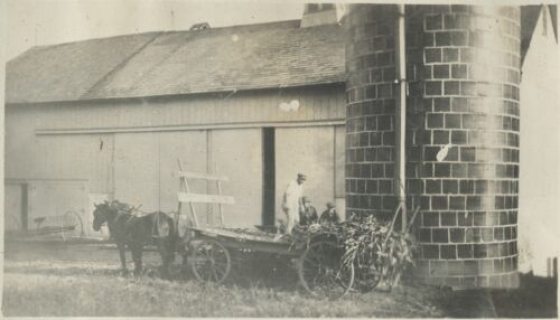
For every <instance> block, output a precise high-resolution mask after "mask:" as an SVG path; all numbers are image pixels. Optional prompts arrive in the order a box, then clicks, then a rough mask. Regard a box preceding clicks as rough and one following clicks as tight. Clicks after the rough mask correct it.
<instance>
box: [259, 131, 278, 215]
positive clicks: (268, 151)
mask: <svg viewBox="0 0 560 320" xmlns="http://www.w3.org/2000/svg"><path fill="white" fill-rule="evenodd" d="M262 137H263V140H262V141H263V146H262V150H263V202H262V203H263V205H262V206H263V207H262V223H263V225H265V226H273V225H274V218H275V217H274V208H275V203H274V202H275V193H276V190H275V184H276V182H275V179H276V176H275V171H276V168H275V162H274V158H275V156H274V148H275V147H274V128H263V135H262Z"/></svg>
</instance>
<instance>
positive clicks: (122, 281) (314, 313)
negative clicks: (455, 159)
mask: <svg viewBox="0 0 560 320" xmlns="http://www.w3.org/2000/svg"><path fill="white" fill-rule="evenodd" d="M5 258H6V259H5V267H4V272H5V273H4V294H3V300H4V301H3V313H4V315H6V316H175V317H184V316H188V317H372V316H376V317H427V316H430V317H433V316H442V315H443V313H442V312H441V311H440V310H438V309H437V308H436V307H435V306H432V305H430V304H426V301H425V300H424V298H423V296H424V295H423V292H422V290H424V289H421V288H416V289H414V292H411V291H410V290H407V291H399V292H394V293H391V294H389V293H384V292H372V293H369V294H357V293H354V294H350V295H348V296H347V297H345V298H343V299H342V300H339V301H336V302H332V301H328V300H321V299H315V298H312V297H310V296H308V295H306V294H305V293H304V292H302V290H301V289H300V288H299V287H298V284H297V278H296V276H295V275H294V272H293V271H292V270H285V271H284V273H281V274H278V275H276V278H277V279H271V278H270V277H267V278H264V277H261V276H259V275H258V274H255V273H254V272H248V273H250V274H252V275H251V276H249V275H245V276H243V272H242V273H241V275H238V276H237V277H234V281H232V282H230V283H227V284H225V285H205V284H201V283H199V282H197V281H196V280H194V279H193V277H192V276H191V275H190V274H189V273H188V272H186V273H183V274H179V275H176V276H175V279H174V280H173V281H167V280H162V279H159V278H158V277H151V276H149V275H144V276H142V277H140V278H138V279H136V278H134V277H121V276H120V275H119V271H118V266H119V260H118V256H117V253H116V251H115V250H111V249H107V248H100V247H99V246H94V245H60V244H59V245H38V244H33V245H30V244H18V245H14V244H11V245H10V244H8V245H7V247H6V255H5ZM179 260H180V259H179ZM145 264H146V265H147V267H148V269H150V268H152V269H153V268H155V267H156V266H157V265H158V264H159V260H158V257H157V255H156V254H155V253H154V252H148V253H147V256H146V257H145ZM131 267H132V266H131ZM177 268H178V266H177ZM246 273H247V272H246ZM273 278H274V277H273Z"/></svg>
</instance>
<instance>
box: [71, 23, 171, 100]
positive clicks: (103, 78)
mask: <svg viewBox="0 0 560 320" xmlns="http://www.w3.org/2000/svg"><path fill="white" fill-rule="evenodd" d="M159 36H160V34H155V35H154V36H153V38H152V39H150V40H149V41H146V43H144V44H143V45H141V46H140V47H139V48H138V49H137V50H135V51H134V52H132V53H131V54H130V55H129V56H128V57H126V58H124V59H123V61H121V62H120V63H119V64H117V65H116V66H115V67H114V68H113V69H111V70H110V71H109V72H107V73H106V74H105V75H104V76H102V77H101V78H99V80H97V81H96V82H95V83H94V84H93V85H92V86H91V87H90V88H89V89H87V91H86V92H84V93H83V94H82V95H80V98H85V97H87V96H89V94H90V93H92V92H94V91H95V89H96V88H97V87H98V86H99V85H101V84H102V83H103V82H104V81H105V80H106V79H107V78H109V77H110V76H111V75H112V74H115V73H117V72H118V71H119V70H121V69H122V68H123V67H124V66H125V65H126V64H127V63H128V61H130V59H132V58H133V57H134V56H136V55H137V54H138V53H140V52H141V51H142V50H144V48H146V47H147V46H149V45H150V44H151V43H152V42H154V40H156V39H157V38H158V37H159Z"/></svg>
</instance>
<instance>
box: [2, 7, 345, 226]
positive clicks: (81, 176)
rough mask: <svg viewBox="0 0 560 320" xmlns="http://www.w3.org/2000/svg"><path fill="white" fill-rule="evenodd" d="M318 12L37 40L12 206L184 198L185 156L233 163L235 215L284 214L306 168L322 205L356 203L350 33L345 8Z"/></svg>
mask: <svg viewBox="0 0 560 320" xmlns="http://www.w3.org/2000/svg"><path fill="white" fill-rule="evenodd" d="M317 14H321V13H315V15H314V13H313V12H311V13H309V14H308V15H307V17H304V24H303V25H302V26H300V24H301V23H300V20H295V21H283V22H277V23H276V22H275V23H266V24H257V25H248V26H236V27H228V28H211V27H208V26H202V27H201V26H196V27H195V28H193V29H191V30H188V31H178V32H155V33H148V34H140V35H130V36H119V37H113V38H107V39H93V40H88V41H81V42H75V43H67V44H60V45H55V46H46V47H36V48H32V49H31V50H29V51H27V52H26V53H24V54H23V55H21V56H19V57H17V58H16V59H14V60H13V61H10V62H9V64H8V78H7V90H6V92H7V98H6V100H7V114H8V118H9V120H8V121H7V125H6V132H7V136H8V139H7V143H6V154H7V155H9V156H8V157H7V162H6V173H7V174H6V176H7V180H6V183H7V186H6V189H7V198H8V201H7V206H8V207H7V208H6V210H7V212H8V215H12V217H13V216H14V215H15V216H16V217H14V218H13V219H11V218H9V219H8V220H10V221H17V220H18V218H22V219H21V220H22V221H23V222H22V223H23V224H24V225H26V226H27V227H33V223H32V222H31V221H32V220H33V219H34V218H36V217H39V216H49V215H61V214H64V212H65V211H66V210H69V209H73V210H77V211H79V212H81V213H82V214H83V217H84V220H85V221H86V223H85V224H86V225H88V223H87V222H88V220H89V219H90V215H91V208H92V203H93V202H95V201H99V200H101V199H119V200H120V201H124V202H127V203H130V204H132V205H134V206H138V205H142V208H141V209H142V210H144V211H153V210H162V211H166V212H168V211H176V210H177V198H176V193H177V191H178V185H179V180H178V177H177V175H176V172H177V171H178V165H177V159H181V160H182V162H183V167H184V169H185V170H189V171H195V172H216V173H220V174H223V175H225V176H227V177H229V179H230V182H228V183H226V184H224V186H223V188H224V189H223V193H224V194H227V195H232V196H234V197H235V199H236V205H235V206H231V207H228V208H227V212H226V216H225V222H226V223H227V224H228V225H231V226H239V227H241V226H251V225H255V224H263V223H264V224H272V223H273V222H274V217H275V214H278V212H279V210H280V207H279V206H280V197H281V196H282V192H283V190H284V188H285V187H286V185H287V184H288V182H289V181H290V180H293V179H294V178H295V176H296V174H297V173H298V172H303V173H305V174H307V176H308V181H307V183H306V194H307V195H308V196H309V197H310V198H311V199H312V201H313V203H314V204H315V205H316V206H317V207H318V209H320V208H322V207H323V206H324V205H325V203H326V202H328V201H335V200H336V201H337V203H338V206H339V209H340V210H343V208H344V169H343V168H344V157H345V156H344V145H345V144H344V138H345V135H344V132H345V130H344V118H345V98H344V97H345V96H344V46H342V45H341V44H343V43H344V40H343V38H342V37H343V33H342V28H341V27H340V26H339V25H338V24H336V22H337V21H336V16H335V15H333V16H326V17H319V19H317V16H316V15H317ZM323 15H324V14H323ZM307 20H309V21H307ZM305 23H307V25H305ZM333 23H334V24H333ZM317 24H320V25H317ZM211 187H212V186H206V185H194V186H193V189H196V190H198V191H199V192H200V191H204V192H206V189H207V188H211ZM208 191H210V192H212V190H208ZM20 212H23V214H22V215H20ZM14 223H15V224H16V225H17V222H14ZM86 229H89V228H86ZM86 231H87V232H89V230H86Z"/></svg>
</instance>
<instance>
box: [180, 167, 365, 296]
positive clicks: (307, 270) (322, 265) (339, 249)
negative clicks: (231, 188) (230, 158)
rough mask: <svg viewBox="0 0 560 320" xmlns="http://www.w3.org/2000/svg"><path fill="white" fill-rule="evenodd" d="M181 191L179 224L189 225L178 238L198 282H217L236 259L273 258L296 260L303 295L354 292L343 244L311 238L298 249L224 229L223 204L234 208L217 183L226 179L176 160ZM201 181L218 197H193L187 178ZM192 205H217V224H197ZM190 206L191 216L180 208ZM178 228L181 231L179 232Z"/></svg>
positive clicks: (255, 233) (263, 235)
mask: <svg viewBox="0 0 560 320" xmlns="http://www.w3.org/2000/svg"><path fill="white" fill-rule="evenodd" d="M178 176H179V179H180V191H179V192H178V200H179V208H178V219H177V221H178V225H180V224H181V223H187V224H188V226H187V227H184V228H183V229H184V230H186V232H184V234H183V235H182V236H183V238H184V243H185V246H186V247H187V251H188V252H189V253H190V254H189V259H188V260H189V261H190V265H191V268H192V271H193V273H194V275H195V276H196V278H197V279H198V280H200V281H204V282H215V283H221V282H223V281H225V280H226V279H227V278H228V276H229V275H230V273H231V271H232V261H233V260H234V258H236V257H239V256H243V255H244V254H247V253H248V252H249V253H251V254H256V255H258V254H263V255H270V254H273V255H275V256H277V257H280V258H281V259H284V261H294V262H295V267H296V270H297V273H298V277H299V281H300V283H301V285H302V286H303V288H305V290H306V291H307V292H309V293H310V294H312V295H316V296H327V297H330V298H338V297H341V296H343V295H344V294H346V293H347V292H348V291H349V290H350V288H352V285H353V282H354V267H353V266H349V267H345V266H343V264H342V256H343V254H344V246H343V244H342V243H341V241H339V239H337V238H336V237H334V236H325V235H323V236H321V237H317V238H314V239H311V241H310V242H309V244H308V245H305V246H302V247H296V246H294V245H293V243H292V239H291V237H290V236H281V235H277V234H275V233H270V232H264V231H259V230H256V229H255V230H249V229H234V228H227V227H225V226H224V218H223V217H224V212H223V205H224V204H234V203H235V200H234V199H233V197H231V196H225V195H222V188H221V183H222V182H226V181H228V179H227V177H222V176H217V175H210V174H199V173H193V172H187V171H184V170H183V169H182V166H181V162H180V161H179V173H178ZM194 179H200V180H204V181H206V182H214V183H216V190H217V192H218V194H213V195H210V194H203V193H194V192H192V191H191V188H190V185H189V180H194ZM194 203H206V204H216V205H218V207H219V214H220V217H219V220H220V223H219V225H218V226H211V227H208V226H201V225H200V224H199V221H198V220H199V219H198V217H197V212H196V210H195V206H194V205H193V204H194ZM185 205H188V207H189V208H188V209H190V210H189V213H190V214H185V213H184V212H183V211H185V210H184V209H185V208H183V206H185ZM179 229H180V228H179Z"/></svg>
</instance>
